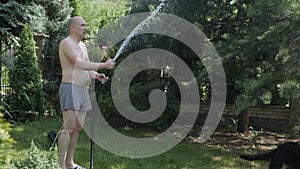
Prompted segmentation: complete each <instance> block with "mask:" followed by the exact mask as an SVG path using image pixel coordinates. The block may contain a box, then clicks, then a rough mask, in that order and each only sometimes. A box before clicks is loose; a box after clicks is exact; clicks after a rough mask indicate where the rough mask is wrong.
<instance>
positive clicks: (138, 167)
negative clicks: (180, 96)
mask: <svg viewBox="0 0 300 169" xmlns="http://www.w3.org/2000/svg"><path fill="white" fill-rule="evenodd" d="M61 124H62V120H61V119H60V118H42V119H38V120H36V121H35V122H31V123H27V124H25V125H16V126H15V127H14V128H13V130H12V132H11V135H12V137H13V138H14V139H15V140H16V141H17V143H16V144H15V145H14V148H13V149H12V152H11V153H12V155H11V157H13V158H12V160H13V161H20V160H22V159H24V157H26V155H27V154H28V150H29V149H30V143H31V141H32V140H33V141H34V142H35V143H36V144H37V145H38V147H39V148H40V149H41V150H43V151H49V147H50V143H49V142H48V140H47V133H48V132H49V131H50V130H55V131H57V130H59V128H60V126H61ZM130 132H131V133H130V134H132V135H140V133H141V131H130ZM89 157H90V139H89V138H88V137H87V135H86V134H85V133H84V132H82V133H81V135H80V138H79V142H78V146H77V149H76V153H75V162H76V163H78V164H80V165H83V166H84V167H86V168H89ZM94 159H95V160H94V168H95V169H206V168H207V169H213V168H215V169H248V168H267V165H266V163H262V162H255V163H254V162H248V161H244V160H241V159H239V158H238V156H237V153H236V152H235V153H233V152H231V151H229V150H226V149H224V148H222V147H216V148H208V147H206V146H205V145H204V144H198V143H191V142H189V141H184V142H182V143H180V144H179V145H177V146H176V147H175V148H173V149H171V150H170V151H168V152H166V153H164V154H161V155H158V156H154V157H150V158H143V159H130V158H125V157H120V156H117V155H114V154H111V153H109V152H107V151H105V150H103V149H101V148H100V147H98V146H97V145H95V158H94Z"/></svg>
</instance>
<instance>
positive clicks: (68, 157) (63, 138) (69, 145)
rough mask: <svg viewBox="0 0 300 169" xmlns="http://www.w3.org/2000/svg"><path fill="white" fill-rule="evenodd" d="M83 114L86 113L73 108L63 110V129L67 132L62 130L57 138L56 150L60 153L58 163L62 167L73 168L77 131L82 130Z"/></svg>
mask: <svg viewBox="0 0 300 169" xmlns="http://www.w3.org/2000/svg"><path fill="white" fill-rule="evenodd" d="M85 116H86V113H84V112H79V113H78V112H75V111H73V110H67V111H64V112H63V119H64V130H65V131H67V132H62V133H61V134H60V136H59V140H58V141H59V144H58V151H59V154H60V160H61V162H60V163H61V168H62V169H68V168H73V167H74V166H75V164H74V159H73V157H74V152H75V148H76V144H77V141H78V136H79V132H80V131H81V130H82V126H83V122H84V119H85ZM64 133H68V134H69V136H68V134H64ZM68 137H69V138H70V140H69V138H68ZM66 153H67V154H66Z"/></svg>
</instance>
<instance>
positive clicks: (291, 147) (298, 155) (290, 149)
mask: <svg viewBox="0 0 300 169" xmlns="http://www.w3.org/2000/svg"><path fill="white" fill-rule="evenodd" d="M240 157H241V158H242V159H245V160H250V161H254V160H265V161H270V165H269V169H282V168H285V167H291V168H293V169H300V142H286V143H283V144H281V145H279V146H278V147H277V148H276V149H274V150H272V151H270V152H268V153H264V154H257V155H240Z"/></svg>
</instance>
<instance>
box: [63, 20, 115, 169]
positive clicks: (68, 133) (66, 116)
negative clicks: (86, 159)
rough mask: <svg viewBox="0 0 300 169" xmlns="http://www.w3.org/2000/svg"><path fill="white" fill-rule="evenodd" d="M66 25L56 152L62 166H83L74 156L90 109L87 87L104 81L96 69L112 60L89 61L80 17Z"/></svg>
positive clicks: (72, 168) (78, 168)
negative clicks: (76, 161) (92, 82)
mask: <svg viewBox="0 0 300 169" xmlns="http://www.w3.org/2000/svg"><path fill="white" fill-rule="evenodd" d="M68 27H69V36H68V37H66V38H64V39H63V40H62V41H61V42H60V46H59V58H60V63H61V68H62V80H61V85H60V88H59V99H60V105H61V109H62V111H63V130H62V131H61V132H60V135H59V138H58V151H59V154H60V165H61V168H62V169H83V167H81V166H80V165H78V164H75V163H74V159H73V157H74V152H75V147H76V144H77V140H78V136H79V132H80V131H81V130H82V126H83V123H84V120H85V116H86V112H87V111H89V110H91V109H92V106H91V101H90V96H89V93H88V88H87V87H88V85H89V82H90V80H91V79H97V80H99V81H101V82H102V83H105V82H106V80H107V77H105V75H104V74H99V73H97V70H99V69H112V68H114V65H115V63H114V61H113V60H112V59H109V60H107V61H106V62H104V63H95V62H90V61H89V58H88V52H87V47H86V46H85V44H84V43H83V42H81V40H82V39H83V38H84V37H85V35H86V32H87V26H86V22H85V20H84V19H83V18H82V17H80V16H76V17H72V18H70V19H69V25H68Z"/></svg>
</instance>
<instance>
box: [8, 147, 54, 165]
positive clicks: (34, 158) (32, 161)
mask: <svg viewBox="0 0 300 169" xmlns="http://www.w3.org/2000/svg"><path fill="white" fill-rule="evenodd" d="M55 152H56V151H50V152H43V151H41V150H40V149H39V148H38V147H37V145H36V144H35V143H34V142H33V141H32V142H31V148H30V150H29V152H28V156H27V157H26V158H25V159H24V160H22V161H21V162H19V163H17V164H10V169H29V168H30V169H40V168H43V169H57V168H60V166H59V159H58V155H57V154H56V153H55Z"/></svg>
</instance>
